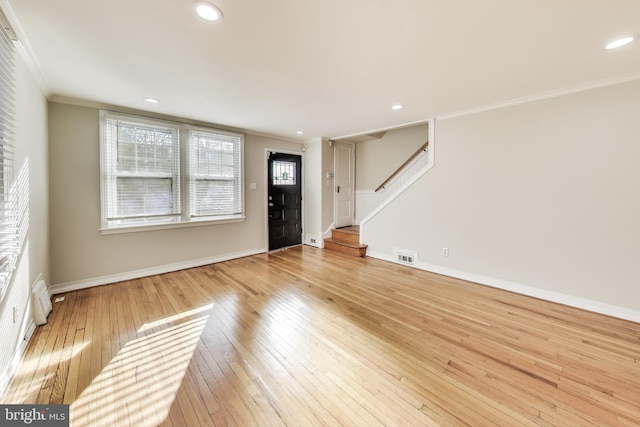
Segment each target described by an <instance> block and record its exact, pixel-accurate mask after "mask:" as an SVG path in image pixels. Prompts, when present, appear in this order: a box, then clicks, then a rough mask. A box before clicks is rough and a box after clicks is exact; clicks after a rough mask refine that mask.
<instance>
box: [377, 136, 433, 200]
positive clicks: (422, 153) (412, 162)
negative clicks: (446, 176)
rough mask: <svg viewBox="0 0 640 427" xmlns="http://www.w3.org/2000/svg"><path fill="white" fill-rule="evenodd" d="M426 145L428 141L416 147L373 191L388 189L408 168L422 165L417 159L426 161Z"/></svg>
mask: <svg viewBox="0 0 640 427" xmlns="http://www.w3.org/2000/svg"><path fill="white" fill-rule="evenodd" d="M428 146H429V141H427V142H425V143H424V144H422V146H420V148H418V149H417V150H416V152H415V153H413V154H412V155H411V157H409V158H408V159H407V161H405V162H404V163H403V164H402V165H400V167H399V168H398V169H396V170H395V171H394V172H393V173H392V174H391V175H389V177H388V178H387V179H385V180H384V182H383V183H382V184H380V185H379V186H378V188H376V190H375V192H376V193H378V192H380V191H384V190H386V189H388V188H389V187H390V186H391V185H392V184H393V183H394V181H395V180H396V179H397V178H398V177H400V176H401V175H403V174H406V173H407V172H409V169H413V168H414V167H418V168H420V167H422V166H423V165H421V164H420V162H418V161H417V160H419V159H425V161H426V158H427V156H426V152H427V147H428Z"/></svg>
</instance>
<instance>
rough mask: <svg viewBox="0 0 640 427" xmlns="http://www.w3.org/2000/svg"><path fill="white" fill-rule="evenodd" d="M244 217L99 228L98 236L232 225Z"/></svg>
mask: <svg viewBox="0 0 640 427" xmlns="http://www.w3.org/2000/svg"><path fill="white" fill-rule="evenodd" d="M246 219H247V217H246V216H239V217H237V218H233V217H231V216H229V217H221V218H220V219H205V220H195V221H194V220H192V221H189V222H169V223H166V224H152V225H123V226H120V227H118V228H101V229H100V234H102V235H104V236H107V235H109V234H122V233H140V232H143V231H154V230H168V229H171V228H185V227H202V226H203V225H220V224H232V223H234V222H244V221H246Z"/></svg>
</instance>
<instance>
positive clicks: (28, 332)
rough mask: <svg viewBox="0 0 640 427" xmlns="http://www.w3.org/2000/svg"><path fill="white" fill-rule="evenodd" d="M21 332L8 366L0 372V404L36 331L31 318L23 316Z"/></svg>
mask: <svg viewBox="0 0 640 427" xmlns="http://www.w3.org/2000/svg"><path fill="white" fill-rule="evenodd" d="M28 307H29V308H30V307H31V305H30V304H29V305H28ZM22 330H23V331H25V333H24V337H23V339H22V341H20V344H18V347H17V348H16V350H15V353H14V354H13V357H12V358H11V361H10V362H9V365H8V366H6V367H5V368H4V369H3V370H2V372H0V402H4V401H5V395H6V394H7V391H8V390H9V385H11V381H13V378H14V376H15V374H16V372H17V371H18V367H19V366H20V363H21V362H22V357H23V356H24V352H25V350H26V349H27V345H28V344H29V341H30V340H31V337H32V336H33V332H34V331H35V330H36V324H35V323H34V322H33V316H25V324H24V325H23V329H22Z"/></svg>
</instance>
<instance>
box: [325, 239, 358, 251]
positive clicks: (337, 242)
mask: <svg viewBox="0 0 640 427" xmlns="http://www.w3.org/2000/svg"><path fill="white" fill-rule="evenodd" d="M324 241H325V243H326V242H329V243H335V244H336V245H340V246H347V247H350V248H358V249H362V248H366V247H367V245H362V244H360V243H351V242H345V241H344V240H340V239H334V238H328V239H324Z"/></svg>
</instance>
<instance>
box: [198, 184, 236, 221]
mask: <svg viewBox="0 0 640 427" xmlns="http://www.w3.org/2000/svg"><path fill="white" fill-rule="evenodd" d="M234 186H235V182H234V181H232V180H229V181H218V180H209V179H203V180H196V181H195V182H194V183H193V187H194V188H193V189H192V191H193V193H192V197H193V198H194V200H193V201H194V203H193V205H192V206H193V210H194V211H193V212H192V213H191V215H193V216H209V215H232V214H236V213H239V212H240V206H239V205H238V201H239V200H238V198H237V197H235V191H234Z"/></svg>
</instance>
